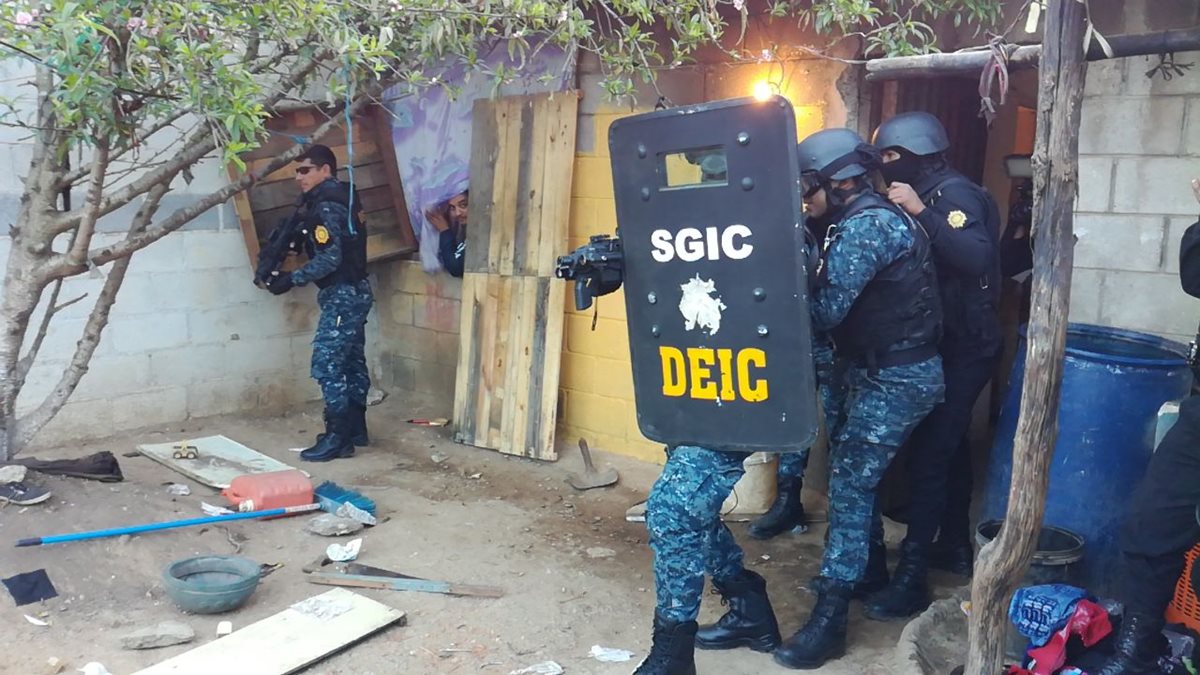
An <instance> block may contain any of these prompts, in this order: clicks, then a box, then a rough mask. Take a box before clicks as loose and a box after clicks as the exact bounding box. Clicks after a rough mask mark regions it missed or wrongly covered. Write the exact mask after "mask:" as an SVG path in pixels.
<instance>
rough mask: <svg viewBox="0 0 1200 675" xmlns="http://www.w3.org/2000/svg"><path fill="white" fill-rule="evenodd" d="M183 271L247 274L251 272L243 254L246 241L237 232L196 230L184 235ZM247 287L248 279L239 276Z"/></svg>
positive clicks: (245, 252) (238, 231)
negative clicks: (218, 271)
mask: <svg viewBox="0 0 1200 675" xmlns="http://www.w3.org/2000/svg"><path fill="white" fill-rule="evenodd" d="M180 236H182V237H183V248H184V269H187V270H206V269H237V270H242V271H244V272H247V273H250V272H251V271H252V269H253V267H252V265H251V262H250V255H249V253H248V252H247V251H246V240H245V238H243V237H242V233H241V230H224V231H212V230H200V231H196V232H184V233H182V234H181V235H180ZM242 277H243V279H242V280H243V281H244V282H245V283H247V285H249V281H248V279H249V276H247V274H243V275H242Z"/></svg>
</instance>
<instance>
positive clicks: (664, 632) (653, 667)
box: [633, 615, 698, 675]
mask: <svg viewBox="0 0 1200 675" xmlns="http://www.w3.org/2000/svg"><path fill="white" fill-rule="evenodd" d="M697 628H698V626H697V625H696V622H695V621H671V620H669V619H664V618H662V617H660V616H658V615H655V617H654V643H653V644H652V645H651V646H650V653H649V654H647V655H646V660H645V661H642V665H640V666H638V669H637V670H635V671H633V675H696V629H697Z"/></svg>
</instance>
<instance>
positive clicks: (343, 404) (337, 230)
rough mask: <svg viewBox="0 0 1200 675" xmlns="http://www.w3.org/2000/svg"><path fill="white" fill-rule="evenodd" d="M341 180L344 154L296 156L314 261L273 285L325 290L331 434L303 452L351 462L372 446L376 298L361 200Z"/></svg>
mask: <svg viewBox="0 0 1200 675" xmlns="http://www.w3.org/2000/svg"><path fill="white" fill-rule="evenodd" d="M336 175H337V157H335V156H334V154H333V151H332V150H330V149H329V148H327V147H326V146H324V145H313V146H310V147H309V148H308V149H307V150H305V151H304V154H302V155H300V157H299V158H297V159H296V184H297V185H299V186H300V191H301V193H302V195H301V200H300V205H299V206H298V207H297V212H296V215H295V216H294V218H296V219H299V223H300V231H301V233H302V236H303V238H304V241H303V245H304V248H305V252H306V253H307V254H308V258H309V261H308V262H307V263H306V264H305V265H304V266H303V267H301V268H300V269H297V270H295V271H293V272H273V273H272V276H271V278H270V280H268V282H267V290H269V291H271V293H274V294H275V295H281V294H283V293H286V292H288V291H290V290H291V289H292V288H293V287H295V286H306V285H308V284H309V283H315V284H316V285H317V288H318V289H320V290H319V291H318V292H317V304H318V306H320V308H321V316H320V318H319V319H318V320H317V330H316V333H315V334H314V336H313V355H312V370H311V373H312V377H313V379H315V380H316V381H317V384H319V385H320V387H321V396H322V398H324V399H325V432H324V433H322V434H320V435H318V436H317V442H316V443H315V444H314V445H313V446H312V447H310V448H307V449H305V450H304V451H303V452H301V453H300V458H301V459H303V460H306V461H309V462H326V461H329V460H332V459H337V458H339V457H351V456H353V455H354V447H355V446H356V445H358V446H362V445H366V444H367V443H368V442H369V438H368V435H367V419H366V416H367V390H368V389H369V388H370V386H371V378H370V373H369V372H368V370H367V360H366V355H365V353H364V348H365V344H366V324H367V313H368V312H370V311H371V305H372V304H373V303H374V296H373V295H372V293H371V284H370V282H369V281H368V280H367V231H366V228H365V227H364V226H363V222H362V219H361V217H360V214H361V207H360V206H359V204H360V203H361V202H360V201H359V200H358V199H356V198H353V195H352V193H351V189H350V186H349V185H348V184H347V183H343V182H341V181H339V180H338V179H337V178H336ZM352 207H353V208H352Z"/></svg>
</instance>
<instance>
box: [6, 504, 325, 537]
mask: <svg viewBox="0 0 1200 675" xmlns="http://www.w3.org/2000/svg"><path fill="white" fill-rule="evenodd" d="M320 508H321V505H320V504H304V505H302V506H287V507H284V508H281V509H267V510H265V511H247V512H245V513H226V514H224V515H220V516H207V517H204V518H188V519H186V520H171V521H168V522H165V523H150V524H148V525H130V526H128V527H114V528H111V529H108V530H92V531H90V532H75V533H72V534H55V535H51V536H48V537H33V538H30V539H22V540H20V541H18V542H17V546H41V545H42V544H58V543H61V542H65V541H80V540H83V539H102V538H104V537H118V536H120V535H122V534H138V533H139V532H153V531H154V530H169V529H172V528H176V527H188V526H189V525H204V524H206V523H223V522H227V521H230V520H246V519H249V518H265V517H267V516H284V515H292V514H297V513H307V512H309V511H316V510H319V509H320Z"/></svg>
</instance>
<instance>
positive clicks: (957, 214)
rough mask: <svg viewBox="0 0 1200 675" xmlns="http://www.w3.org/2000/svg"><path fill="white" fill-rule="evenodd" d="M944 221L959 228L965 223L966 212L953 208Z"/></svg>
mask: <svg viewBox="0 0 1200 675" xmlns="http://www.w3.org/2000/svg"><path fill="white" fill-rule="evenodd" d="M946 221H947V222H949V223H950V227H953V228H954V229H956V230H961V229H962V226H963V225H966V224H967V214H965V213H963V212H962V211H958V210H954V211H951V212H950V215H948V216H946Z"/></svg>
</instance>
